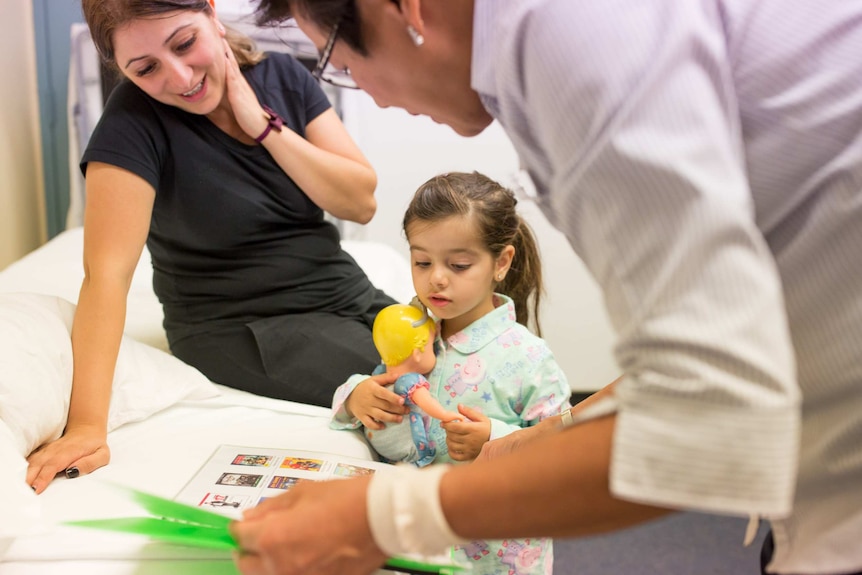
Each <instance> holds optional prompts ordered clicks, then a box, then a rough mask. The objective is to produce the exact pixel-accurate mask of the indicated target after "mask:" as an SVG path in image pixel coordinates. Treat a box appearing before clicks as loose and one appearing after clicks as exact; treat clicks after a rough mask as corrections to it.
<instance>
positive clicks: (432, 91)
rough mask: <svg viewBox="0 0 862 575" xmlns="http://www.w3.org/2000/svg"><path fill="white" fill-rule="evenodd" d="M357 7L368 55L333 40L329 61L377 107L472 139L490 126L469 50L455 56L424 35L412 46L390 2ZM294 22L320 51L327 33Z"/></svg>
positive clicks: (443, 44)
mask: <svg viewBox="0 0 862 575" xmlns="http://www.w3.org/2000/svg"><path fill="white" fill-rule="evenodd" d="M357 8H358V10H359V13H360V19H361V22H362V23H361V25H362V30H363V35H364V40H365V45H366V49H367V52H368V54H367V55H366V56H362V55H360V54H359V53H357V52H355V51H353V50H352V49H351V48H349V47H348V46H347V44H346V43H345V42H344V41H342V40H341V38H339V37H338V36H336V41H335V44H334V47H333V50H332V54H331V56H330V59H329V63H330V64H331V65H332V66H334V67H335V68H338V69H345V68H346V69H348V70H349V71H350V74H351V76H352V77H353V80H354V81H355V82H356V84H357V85H358V86H359V87H360V88H361V89H362V90H363V91H365V92H366V93H368V94H369V95H370V96H371V97H372V98H374V101H375V103H376V104H377V105H378V106H379V107H381V108H388V107H390V106H392V107H397V108H402V109H404V110H406V111H407V112H408V113H410V114H412V115H424V116H429V117H430V118H431V119H432V120H434V121H435V122H437V123H439V124H446V125H448V126H450V127H451V128H452V129H454V130H455V132H457V133H458V134H461V135H462V136H474V135H476V134H478V133H479V132H481V131H482V130H484V129H485V128H486V127H487V126H488V125H489V124H490V123H491V120H492V118H491V116H490V115H488V113H487V111H486V110H485V109H484V107H483V106H482V103H481V101H480V100H479V97H478V95H477V94H476V93H475V92H474V91H473V89H472V88H471V87H470V66H469V60H470V54H469V46H468V47H467V53H460V52H459V51H458V49H456V48H452V47H451V46H450V45H451V43H450V42H446V41H445V40H443V39H439V40H438V36H436V35H434V34H433V33H431V32H430V31H428V36H427V37H426V42H425V44H424V45H423V46H420V47H417V46H415V45H414V44H413V42H412V41H411V39H410V36H409V35H408V34H407V23H406V21H405V20H404V19H403V17H402V15H401V13H400V12H399V11H398V4H396V3H392V2H391V1H390V0H385V1H381V0H371V1H369V2H357ZM294 18H295V19H296V23H297V24H298V25H299V27H300V28H301V29H302V31H303V32H304V33H305V34H306V35H307V36H308V37H309V38H310V39H311V41H312V42H313V43H314V45H315V46H317V49H318V51H321V52H322V51H323V48H324V46H326V42H327V40H328V38H329V35H330V32H331V31H330V30H321V29H320V28H319V27H318V26H317V25H316V24H315V23H314V22H312V21H310V20H309V19H307V18H304V17H303V15H302V14H301V13H300V12H299V11H297V13H295V14H294ZM453 61H454V62H457V63H458V64H456V65H453V64H452V62H453Z"/></svg>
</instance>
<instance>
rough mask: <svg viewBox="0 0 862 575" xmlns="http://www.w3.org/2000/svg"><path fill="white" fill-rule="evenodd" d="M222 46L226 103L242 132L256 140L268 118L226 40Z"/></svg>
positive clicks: (264, 127)
mask: <svg viewBox="0 0 862 575" xmlns="http://www.w3.org/2000/svg"><path fill="white" fill-rule="evenodd" d="M224 46H225V88H226V89H227V99H228V102H230V107H231V109H233V114H234V116H235V117H236V121H237V123H238V124H239V127H240V128H242V131H243V132H245V133H246V134H247V135H248V136H249V137H251V138H257V137H258V136H260V135H261V134H262V133H263V131H264V130H265V129H266V126H267V124H268V123H269V116H268V115H267V113H266V112H265V111H264V109H263V106H261V105H260V102H259V101H258V99H257V95H256V94H255V93H254V90H252V89H251V86H250V85H249V84H248V80H246V79H245V76H243V75H242V72H240V69H239V64H238V63H237V61H236V56H234V53H233V50H231V49H230V45H229V44H228V43H227V40H224Z"/></svg>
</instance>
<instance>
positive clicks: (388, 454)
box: [365, 304, 463, 467]
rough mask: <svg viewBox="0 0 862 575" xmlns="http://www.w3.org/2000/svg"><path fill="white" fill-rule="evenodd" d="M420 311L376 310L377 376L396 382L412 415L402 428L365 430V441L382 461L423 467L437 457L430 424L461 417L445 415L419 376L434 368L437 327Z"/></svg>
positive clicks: (396, 425) (389, 426) (415, 308)
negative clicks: (387, 375) (390, 377)
mask: <svg viewBox="0 0 862 575" xmlns="http://www.w3.org/2000/svg"><path fill="white" fill-rule="evenodd" d="M418 306H421V304H418ZM418 306H417V305H404V304H394V305H390V306H387V307H385V308H383V309H382V310H380V312H379V313H378V314H377V317H376V318H375V320H374V326H373V328H372V338H373V340H374V345H375V346H376V347H377V351H378V352H379V353H380V358H381V360H382V362H383V365H382V366H380V367H379V368H378V369H377V370H376V373H382V372H383V371H384V370H385V372H386V373H391V374H395V375H397V376H398V379H397V380H396V381H395V383H394V384H393V391H394V392H395V393H397V394H398V395H400V396H401V397H403V398H404V405H405V406H406V407H408V408H409V409H410V413H409V414H407V415H406V417H405V418H404V420H403V421H402V422H401V423H388V424H387V425H386V428H385V429H382V430H372V429H367V428H366V429H365V437H366V438H367V439H368V442H369V443H370V444H371V446H372V447H373V448H374V449H375V451H377V453H379V454H380V456H381V457H382V458H384V459H385V460H387V461H390V462H407V463H413V464H414V465H416V466H418V467H424V466H425V465H428V464H430V463H431V462H432V461H434V457H435V455H436V453H437V450H436V446H435V445H434V443H433V442H432V441H430V440H429V434H428V428H429V424H430V421H431V419H430V418H432V417H433V418H435V419H439V420H441V421H452V420H455V419H463V416H461V415H459V414H457V413H454V412H451V411H446V409H445V408H443V406H442V405H440V403H439V402H438V401H437V400H436V399H435V398H434V396H433V395H431V392H430V391H429V387H430V386H429V384H428V380H427V379H425V376H424V375H423V374H427V373H429V372H430V371H431V370H432V369H433V368H434V364H435V363H436V357H435V355H434V334H435V327H434V322H433V321H432V320H431V318H430V317H428V314H427V313H426V312H425V310H424V307H423V308H421V309H420V307H418Z"/></svg>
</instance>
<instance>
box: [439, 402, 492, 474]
mask: <svg viewBox="0 0 862 575" xmlns="http://www.w3.org/2000/svg"><path fill="white" fill-rule="evenodd" d="M458 412H459V413H460V414H461V415H463V416H464V417H466V418H467V420H468V421H450V422H448V423H441V424H440V426H441V427H442V428H443V429H444V430H446V447H447V449H448V450H449V457H451V458H452V459H454V460H455V461H470V460H471V459H476V457H477V456H478V455H479V452H481V451H482V446H483V445H485V444H486V443H487V442H488V440H489V439H491V420H490V419H488V418H487V417H485V415H484V414H482V412H481V411H478V410H476V409H472V408H470V407H467V406H466V405H459V406H458Z"/></svg>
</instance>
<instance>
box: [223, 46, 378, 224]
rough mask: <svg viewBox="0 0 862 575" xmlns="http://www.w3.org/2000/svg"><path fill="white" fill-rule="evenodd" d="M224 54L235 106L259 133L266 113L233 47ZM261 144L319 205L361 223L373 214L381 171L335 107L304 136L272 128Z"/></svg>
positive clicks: (253, 133) (249, 130)
mask: <svg viewBox="0 0 862 575" xmlns="http://www.w3.org/2000/svg"><path fill="white" fill-rule="evenodd" d="M226 56H227V60H228V62H227V67H226V75H227V87H228V99H229V100H230V102H231V108H232V109H233V111H234V115H235V116H236V120H237V123H238V124H239V126H240V127H241V128H242V130H243V131H244V132H245V133H246V135H248V136H249V137H250V138H257V137H258V136H260V135H261V134H262V133H263V131H264V129H265V128H266V126H267V117H268V116H267V114H266V113H265V112H264V110H263V107H262V106H261V104H260V102H259V101H258V99H257V96H256V95H255V93H254V91H253V90H252V89H251V86H249V84H248V81H247V80H246V79H245V78H244V77H243V75H242V73H241V72H240V70H239V66H238V65H237V63H236V58H235V57H234V55H233V52H232V51H231V50H230V49H227V50H226ZM261 144H262V145H263V146H264V147H265V148H266V149H267V151H268V152H269V153H270V155H271V156H272V158H273V159H274V160H275V161H276V163H277V164H278V165H279V166H280V167H281V169H282V170H284V173H286V174H287V175H289V176H290V178H291V179H292V180H293V181H294V182H296V185H298V186H299V187H300V188H301V189H302V191H303V192H305V194H306V195H307V196H308V197H309V198H310V199H311V201H313V202H314V203H315V204H317V205H318V206H319V207H320V208H321V209H323V210H325V211H327V212H329V213H330V214H332V215H333V216H335V217H337V218H340V219H342V220H349V221H352V222H357V223H360V224H365V223H368V221H370V220H371V218H372V217H373V216H374V212H376V211H377V200H375V199H374V189H375V188H376V187H377V174H376V173H375V172H374V169H373V168H372V167H371V164H370V163H369V162H368V160H367V159H366V158H365V156H364V155H363V154H362V152H361V151H360V150H359V148H358V147H357V146H356V143H354V141H353V139H352V138H351V137H350V134H348V133H347V130H346V129H345V127H344V124H342V123H341V119H340V118H339V117H338V115H337V114H336V113H335V111H334V110H332V109H331V108H330V109H329V110H327V111H325V112H323V113H322V114H320V115H319V116H317V117H316V118H315V119H313V120H312V121H311V122H309V123H308V125H307V126H306V127H305V138H303V137H302V136H300V135H299V134H297V133H296V132H294V131H293V130H289V129H283V130H281V131H280V132H278V131H276V130H270V132H269V133H268V134H267V135H266V137H265V138H264V139H263V141H262V142H261Z"/></svg>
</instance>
